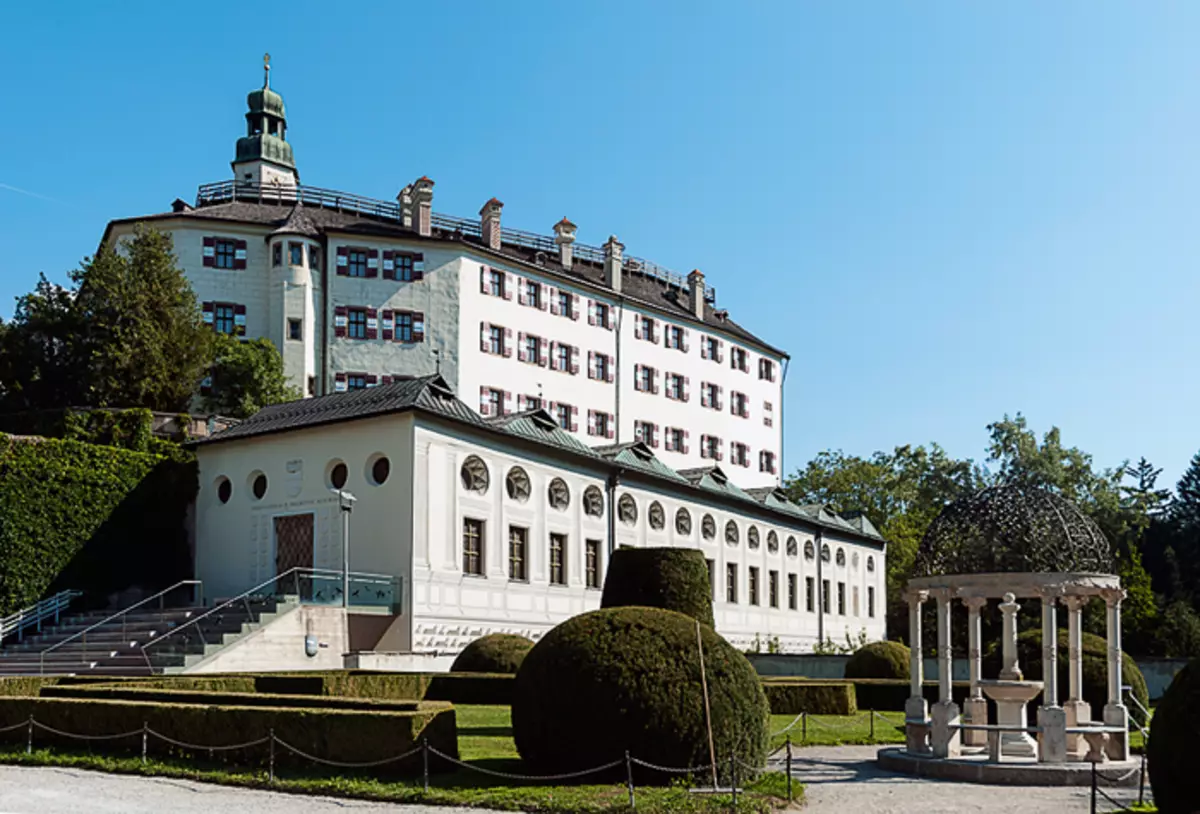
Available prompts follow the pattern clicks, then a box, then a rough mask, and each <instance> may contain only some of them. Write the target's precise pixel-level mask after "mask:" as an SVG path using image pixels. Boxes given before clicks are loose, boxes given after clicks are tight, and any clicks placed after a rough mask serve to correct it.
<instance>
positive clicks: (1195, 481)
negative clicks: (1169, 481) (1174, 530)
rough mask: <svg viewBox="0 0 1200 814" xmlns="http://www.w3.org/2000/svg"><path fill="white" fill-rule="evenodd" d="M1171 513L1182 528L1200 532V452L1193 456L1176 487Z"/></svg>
mask: <svg viewBox="0 0 1200 814" xmlns="http://www.w3.org/2000/svg"><path fill="white" fill-rule="evenodd" d="M1170 513H1171V520H1172V521H1173V522H1174V523H1175V524H1176V525H1177V526H1178V527H1179V528H1180V530H1185V529H1187V530H1192V531H1194V532H1200V452H1197V453H1196V454H1195V455H1194V456H1193V457H1192V462H1191V464H1189V465H1188V468H1187V471H1185V472H1184V473H1183V477H1182V478H1180V479H1179V483H1178V484H1177V485H1176V487H1175V499H1174V500H1172V501H1171V512H1170Z"/></svg>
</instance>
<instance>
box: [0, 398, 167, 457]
mask: <svg viewBox="0 0 1200 814" xmlns="http://www.w3.org/2000/svg"><path fill="white" fill-rule="evenodd" d="M0 432H4V433H10V434H12V435H36V436H40V437H42V438H61V439H63V440H66V441H80V442H83V443H85V444H100V445H102V446H106V447H119V448H121V449H127V450H130V451H132V452H150V451H152V450H151V449H150V446H151V444H150V440H151V438H152V437H153V433H154V413H152V412H151V411H150V410H147V409H145V408H144V407H133V408H130V409H126V410H103V409H98V410H88V409H83V408H77V407H63V408H59V409H56V410H30V411H26V412H19V413H4V414H2V415H0Z"/></svg>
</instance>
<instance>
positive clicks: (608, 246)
mask: <svg viewBox="0 0 1200 814" xmlns="http://www.w3.org/2000/svg"><path fill="white" fill-rule="evenodd" d="M623 251H625V246H624V245H623V244H622V243H621V241H619V240H617V236H616V235H610V236H609V238H608V240H606V241H605V242H604V284H605V285H606V286H608V287H609V288H611V289H612V290H613V291H615V292H617V293H618V294H620V293H621V252H623Z"/></svg>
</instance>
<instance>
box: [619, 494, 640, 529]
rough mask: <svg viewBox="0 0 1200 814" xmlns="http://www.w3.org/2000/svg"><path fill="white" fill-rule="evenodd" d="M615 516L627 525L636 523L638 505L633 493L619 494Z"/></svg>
mask: <svg viewBox="0 0 1200 814" xmlns="http://www.w3.org/2000/svg"><path fill="white" fill-rule="evenodd" d="M617 517H619V518H621V522H622V523H624V524H625V525H627V526H632V525H633V524H635V523H637V519H638V507H637V501H636V500H634V499H633V495H630V494H624V495H621V499H620V500H618V501H617Z"/></svg>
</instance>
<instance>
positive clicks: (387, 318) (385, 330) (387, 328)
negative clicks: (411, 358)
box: [379, 308, 395, 342]
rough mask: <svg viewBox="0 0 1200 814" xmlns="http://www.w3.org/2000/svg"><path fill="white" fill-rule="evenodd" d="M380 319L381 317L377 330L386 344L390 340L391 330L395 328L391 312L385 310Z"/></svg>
mask: <svg viewBox="0 0 1200 814" xmlns="http://www.w3.org/2000/svg"><path fill="white" fill-rule="evenodd" d="M382 317H383V319H382V321H381V324H380V326H379V330H380V331H381V332H382V334H383V339H384V341H385V342H386V341H389V340H390V339H391V338H392V330H393V328H394V327H395V322H394V320H393V317H392V312H391V310H390V309H387V308H385V309H384V311H383V314H382Z"/></svg>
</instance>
